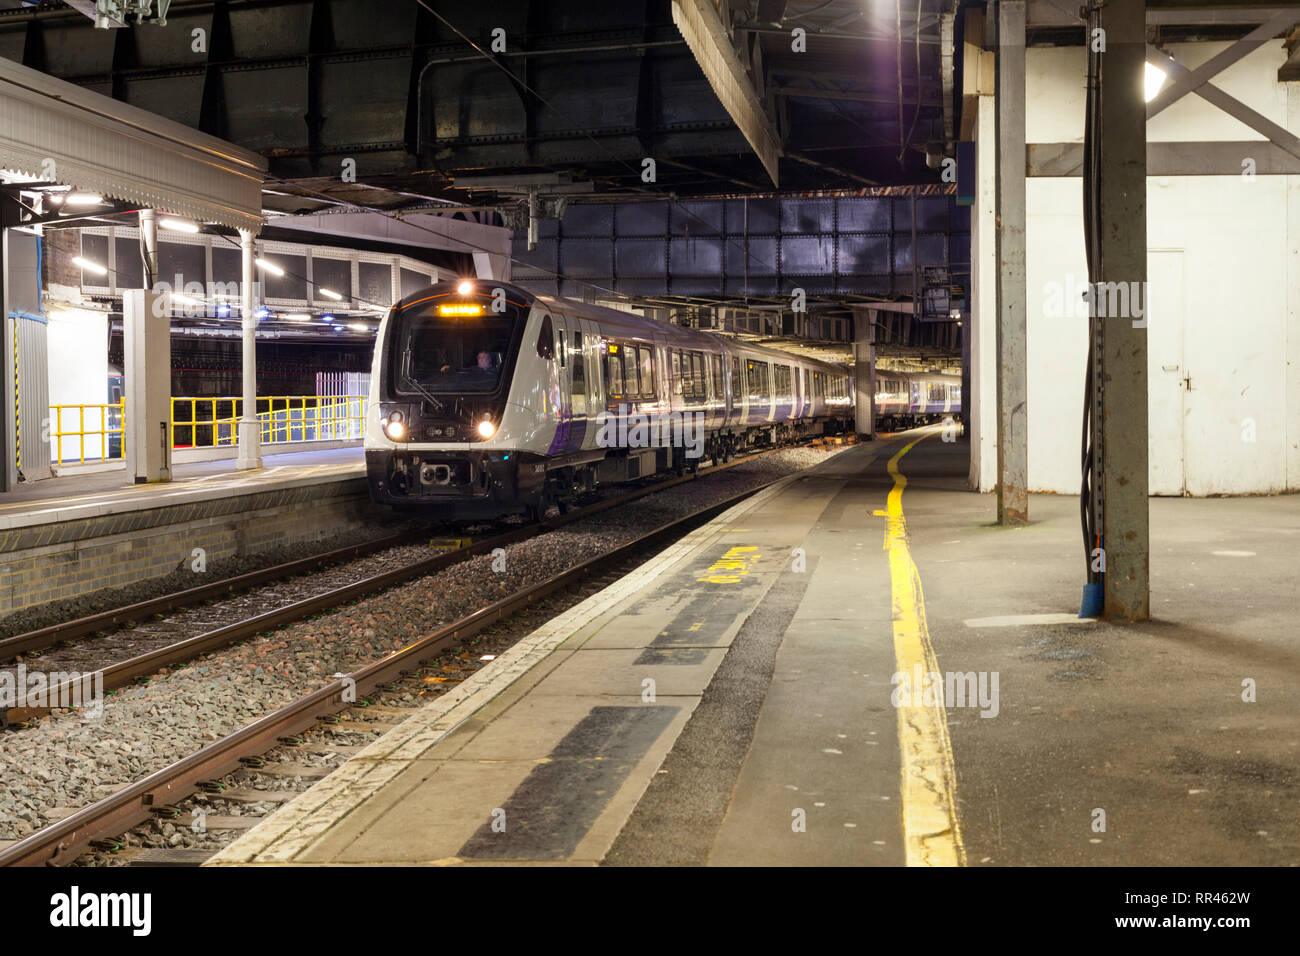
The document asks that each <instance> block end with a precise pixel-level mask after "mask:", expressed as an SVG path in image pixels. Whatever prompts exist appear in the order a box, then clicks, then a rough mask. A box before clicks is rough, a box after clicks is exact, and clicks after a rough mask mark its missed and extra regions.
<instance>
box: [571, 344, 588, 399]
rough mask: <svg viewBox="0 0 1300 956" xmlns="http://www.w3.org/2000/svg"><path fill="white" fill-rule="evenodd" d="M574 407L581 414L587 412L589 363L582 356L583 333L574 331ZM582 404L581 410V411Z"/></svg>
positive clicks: (572, 352) (572, 353) (572, 354)
mask: <svg viewBox="0 0 1300 956" xmlns="http://www.w3.org/2000/svg"><path fill="white" fill-rule="evenodd" d="M569 354H570V356H571V357H572V358H573V407H574V412H575V413H576V414H579V415H585V414H586V413H587V365H586V362H585V361H584V360H583V356H582V333H581V332H574V333H573V350H572V351H571V352H570V353H569ZM579 406H581V411H579Z"/></svg>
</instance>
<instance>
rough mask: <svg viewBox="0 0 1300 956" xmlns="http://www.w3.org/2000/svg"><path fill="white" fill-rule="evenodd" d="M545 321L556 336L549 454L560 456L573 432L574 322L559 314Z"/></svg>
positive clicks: (552, 364)
mask: <svg viewBox="0 0 1300 956" xmlns="http://www.w3.org/2000/svg"><path fill="white" fill-rule="evenodd" d="M543 321H544V322H547V321H549V325H550V328H551V330H552V333H553V335H554V344H553V346H552V356H551V357H552V361H551V367H552V368H553V369H554V370H555V371H554V375H555V377H554V378H553V379H552V382H553V384H552V386H551V399H550V400H551V404H552V406H553V407H554V409H555V438H554V440H553V441H552V442H551V447H550V450H549V451H548V452H547V454H550V455H558V454H561V453H562V452H563V451H564V450H565V448H566V447H567V446H568V442H569V433H570V431H571V428H570V419H571V418H572V414H571V408H572V402H573V394H572V388H571V386H570V383H569V360H568V351H569V350H568V341H567V328H568V324H569V323H570V322H572V321H573V320H568V319H566V317H565V316H563V315H561V314H560V313H558V312H557V313H555V314H554V315H552V316H549V317H548V319H547V320H543Z"/></svg>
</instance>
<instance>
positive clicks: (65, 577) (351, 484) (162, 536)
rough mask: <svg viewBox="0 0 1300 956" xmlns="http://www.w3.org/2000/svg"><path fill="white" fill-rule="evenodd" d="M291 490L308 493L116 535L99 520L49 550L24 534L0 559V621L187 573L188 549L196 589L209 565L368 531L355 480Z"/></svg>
mask: <svg viewBox="0 0 1300 956" xmlns="http://www.w3.org/2000/svg"><path fill="white" fill-rule="evenodd" d="M295 490H302V491H310V492H311V493H310V494H304V495H295V496H293V499H292V500H288V501H285V500H275V499H270V498H269V496H267V495H264V494H258V495H246V496H241V497H239V498H236V499H224V500H222V501H220V502H212V503H210V504H212V505H213V507H212V508H210V509H208V510H209V511H210V512H211V513H210V514H205V515H197V516H196V515H193V514H191V513H189V512H188V507H189V506H187V507H186V508H176V509H170V508H160V509H154V510H153V511H152V512H142V513H139V518H140V519H145V518H150V517H151V518H152V519H153V520H137V521H136V522H135V524H137V525H140V526H138V527H134V528H132V529H131V530H125V531H120V532H117V533H114V527H113V526H112V525H106V524H104V523H103V522H104V520H105V519H99V520H100V522H101V524H100V526H99V528H98V531H99V532H100V533H91V534H84V533H83V534H82V535H74V536H71V537H69V538H68V539H67V540H62V541H59V542H58V543H52V544H46V543H43V541H41V538H45V540H49V536H46V535H35V534H33V535H28V536H27V540H26V541H24V542H23V544H27V545H30V546H26V547H21V546H20V547H19V548H17V549H14V550H6V551H4V552H3V553H0V616H2V615H4V614H8V613H10V612H12V611H17V610H21V609H22V608H25V607H32V606H33V605H37V604H43V603H46V602H49V601H59V600H65V599H67V598H74V597H80V596H81V595H84V594H89V593H90V592H92V591H98V590H100V589H102V588H116V587H122V586H124V585H128V584H133V583H135V582H137V581H143V580H147V579H149V578H156V577H161V576H163V575H167V574H170V573H171V572H173V571H175V570H177V569H178V568H181V567H185V568H188V567H190V564H191V561H192V557H191V556H192V554H193V551H194V549H195V548H202V549H203V550H204V551H205V552H206V560H207V565H208V569H209V570H208V573H207V574H206V575H198V574H196V575H195V581H194V583H195V585H198V584H201V583H204V582H205V581H210V580H213V575H212V568H213V565H214V563H215V562H219V561H221V560H222V559H225V558H232V557H236V556H244V555H252V554H259V553H262V552H265V551H269V550H272V549H274V548H276V547H282V546H286V545H294V544H302V543H310V542H314V541H319V540H322V539H324V538H330V537H334V536H335V535H338V534H341V533H345V532H347V531H348V530H349V529H356V530H357V531H358V532H359V533H360V532H362V531H363V530H367V529H369V530H373V527H374V518H375V511H374V506H373V505H372V504H371V503H370V500H369V498H368V497H367V496H366V494H365V491H364V483H363V482H362V481H361V480H358V479H349V480H347V481H340V482H334V483H331V484H327V485H315V486H312V487H311V488H310V489H295ZM218 504H223V505H224V507H216V505H218ZM241 505H243V506H245V507H244V508H242V509H241V508H240V506H241ZM169 515H170V516H171V517H172V519H173V520H171V521H168V520H167V519H168V517H169ZM121 517H126V516H121ZM45 527H47V528H48V527H49V526H45ZM128 527H129V525H128ZM86 530H91V529H86ZM15 543H17V542H15Z"/></svg>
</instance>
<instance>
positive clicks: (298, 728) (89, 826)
mask: <svg viewBox="0 0 1300 956" xmlns="http://www.w3.org/2000/svg"><path fill="white" fill-rule="evenodd" d="M760 454H766V452H764V453H760ZM755 457H757V456H755V455H751V456H747V457H746V458H744V459H739V460H737V461H736V462H734V463H733V464H741V463H744V462H745V461H752V460H754V458H755ZM724 467H729V466H727V465H723V466H718V468H719V469H720V468H724ZM689 480H691V477H689V476H688V477H685V478H680V479H670V481H668V482H664V483H661V484H659V485H655V486H652V487H649V488H642V489H637V491H635V492H633V493H632V494H631V495H630V496H620V497H618V498H617V499H613V500H607V501H602V502H599V503H597V504H596V505H592V506H589V507H587V508H584V509H579V510H576V511H570V512H569V514H568V515H564V516H561V518H560V519H552V520H551V521H549V522H544V523H543V524H542V525H541V526H537V527H530V528H525V529H520V530H519V531H518V532H511V533H510V534H511V535H523V534H524V533H525V532H528V533H529V534H539V533H542V531H543V530H545V529H547V528H548V527H550V526H556V527H558V526H560V525H562V524H566V523H568V522H569V521H571V520H577V519H578V518H580V517H586V516H589V515H591V514H594V513H597V512H598V511H602V510H608V509H610V508H613V507H616V506H618V505H620V504H624V503H626V502H627V501H628V500H631V498H633V497H644V496H645V495H648V494H652V493H653V492H654V491H656V490H661V489H662V488H665V487H669V486H670V485H671V484H679V483H681V482H682V481H689ZM778 480H780V479H779V478H772V479H770V480H767V481H763V482H761V483H758V484H756V485H754V486H751V487H749V488H746V489H745V490H744V491H742V492H740V493H738V494H733V495H729V496H728V497H726V498H724V499H722V500H720V501H717V502H714V503H712V504H710V505H708V506H706V507H703V508H700V509H697V510H694V511H692V512H690V513H689V514H686V515H684V516H682V517H679V518H675V519H673V520H671V521H668V522H666V523H664V524H661V525H659V526H658V527H656V528H654V529H652V530H650V531H648V532H646V533H644V534H642V535H640V536H638V537H636V538H634V539H633V540H631V541H628V542H626V543H624V544H622V545H620V546H618V547H616V548H613V549H612V550H610V551H608V552H606V553H604V554H601V555H599V556H597V557H593V558H590V559H588V560H586V561H583V562H581V563H580V564H577V565H574V566H573V567H571V568H569V569H567V570H565V571H563V572H560V573H559V574H555V575H553V576H551V577H549V578H547V579H546V580H544V581H541V582H539V583H536V584H533V585H530V586H527V587H525V588H523V589H521V590H519V591H517V592H515V593H514V594H512V595H510V596H508V597H506V598H503V599H501V600H498V601H496V602H493V603H492V604H489V605H488V606H486V607H483V608H480V609H479V610H477V611H475V612H473V613H471V614H469V615H467V616H465V617H463V618H461V619H460V620H457V621H455V622H453V623H451V624H448V625H447V626H445V627H441V628H439V629H438V630H436V631H434V632H432V633H430V634H428V635H427V636H425V637H423V638H421V639H419V640H417V641H415V642H414V643H412V644H409V645H407V646H406V647H403V648H401V649H400V650H398V651H395V652H394V653H392V654H390V655H388V656H386V657H384V658H382V659H380V660H378V661H374V662H372V663H370V664H367V665H365V666H363V667H360V668H359V669H357V670H354V671H353V672H352V673H350V674H347V675H344V676H340V677H337V678H336V679H334V680H332V681H331V682H330V683H329V684H327V685H325V686H323V687H321V688H319V689H318V690H315V691H312V692H310V693H308V694H305V695H303V696H302V697H300V698H298V699H297V700H295V701H293V702H292V703H290V704H288V705H286V706H283V707H281V708H279V709H278V710H276V711H274V712H272V713H269V714H266V715H265V716H263V717H261V718H260V719H258V720H255V721H253V722H252V723H250V724H248V725H246V726H245V727H243V728H242V729H240V730H238V731H236V732H234V733H232V734H229V735H228V736H226V737H224V738H222V739H220V740H217V741H215V742H213V743H212V744H209V745H208V746H206V747H204V748H202V749H201V750H199V751H197V752H196V753H194V754H192V755H190V756H188V757H185V758H182V759H181V760H178V761H176V762H174V763H172V764H171V765H169V766H167V767H165V768H163V769H161V770H157V771H155V772H153V773H151V774H149V775H148V776H146V777H144V778H142V779H140V780H138V781H136V782H134V783H132V784H129V785H127V786H125V787H123V788H122V789H121V790H119V791H117V792H116V793H113V794H112V795H110V796H108V797H105V798H103V799H101V800H99V801H97V802H95V803H93V804H91V805H89V806H86V807H84V808H82V809H80V810H77V811H76V812H74V813H72V814H71V815H69V816H66V817H65V818H64V819H62V820H60V821H58V822H56V823H54V824H52V825H49V826H46V827H44V828H42V829H41V830H38V831H36V832H35V833H33V834H31V835H29V836H27V837H26V838H24V839H22V840H19V841H18V842H16V843H14V844H13V845H11V846H9V847H7V848H5V849H4V850H0V866H34V865H43V864H53V865H59V864H65V863H68V862H71V861H72V860H75V859H76V858H77V857H78V855H79V854H80V853H81V852H82V851H83V850H85V848H87V847H88V846H90V845H91V844H92V843H93V842H96V841H104V840H108V839H109V838H112V837H115V836H117V835H119V834H122V833H124V832H125V831H127V830H129V829H130V828H131V827H133V826H136V825H138V824H140V823H142V822H145V821H147V820H149V819H150V818H151V817H152V816H154V815H155V813H156V812H157V811H158V810H159V809H162V808H171V807H173V805H174V804H175V803H176V802H177V801H179V800H181V799H184V798H186V797H188V796H190V795H191V794H194V793H196V792H199V791H200V790H203V789H204V788H205V785H209V784H211V782H212V781H214V780H217V779H219V778H220V777H222V776H223V775H226V774H229V773H231V772H232V771H235V770H238V769H240V768H241V767H247V766H250V765H254V766H255V765H256V764H257V762H258V761H260V760H264V755H265V754H266V753H268V752H269V751H271V750H273V749H275V748H276V747H278V746H281V745H283V744H284V742H285V741H293V740H294V739H295V736H296V735H298V734H301V733H303V732H304V731H306V730H308V729H309V728H311V727H313V726H316V725H320V724H322V723H324V724H336V723H337V721H338V715H340V714H342V713H344V712H347V711H349V710H352V709H354V708H356V707H357V706H358V704H359V703H362V702H363V701H365V699H366V695H369V694H373V693H375V692H376V691H378V690H380V689H381V688H383V687H385V686H386V685H389V686H390V685H393V684H394V683H395V682H397V681H399V680H401V679H402V678H403V677H404V676H405V675H408V674H410V673H411V672H414V671H416V670H417V669H418V668H419V667H420V665H421V663H422V662H424V661H427V660H429V659H430V658H432V657H435V656H436V655H438V654H441V653H444V652H445V651H447V649H449V648H451V647H453V646H454V645H456V644H459V643H461V642H464V641H466V640H468V639H470V638H472V637H474V636H476V635H478V634H479V633H480V632H482V631H483V630H484V629H486V628H489V627H492V626H493V625H495V624H498V623H499V622H503V621H505V620H507V619H509V618H510V617H512V616H513V615H515V614H517V613H518V612H519V611H521V610H522V609H524V608H526V607H528V606H529V605H530V604H533V603H534V602H537V601H540V600H542V599H543V598H546V597H548V596H550V595H553V594H555V593H556V592H558V591H562V590H564V589H566V588H570V587H573V586H575V585H580V584H581V583H582V582H584V581H590V580H592V579H599V578H600V576H601V575H602V574H608V573H610V569H611V568H614V567H617V566H618V565H619V564H620V563H623V562H626V561H627V560H629V559H630V558H632V557H634V556H638V555H641V554H642V553H644V552H646V551H649V550H651V549H654V548H656V547H658V546H660V545H662V544H663V543H665V542H667V541H670V540H675V539H676V538H678V537H680V536H681V535H683V534H685V533H686V532H688V531H689V530H690V529H691V528H692V527H695V526H697V525H699V524H701V523H703V522H705V521H707V520H709V519H710V518H712V517H714V516H716V515H717V514H720V513H721V512H722V511H725V510H726V509H727V508H729V507H731V506H733V505H735V504H736V503H738V502H740V501H743V500H744V499H746V498H748V497H750V496H751V495H753V494H755V493H756V492H758V491H760V490H762V489H763V488H765V487H767V486H768V485H770V484H772V483H773V482H775V481H778ZM502 537H505V536H497V537H495V538H490V539H487V540H485V541H482V542H478V543H476V544H474V545H472V546H471V547H470V548H467V549H463V551H465V552H472V553H476V554H478V553H484V552H485V551H490V550H491V549H492V548H493V547H497V546H499V542H500V540H501V538H502ZM458 556H459V557H460V558H461V559H463V557H464V556H467V555H463V554H461V553H460V552H456V553H453V554H451V555H439V556H437V557H435V558H431V559H429V561H427V562H420V564H419V568H420V570H418V571H410V569H402V574H400V575H399V574H396V573H391V572H390V573H389V574H386V575H379V576H377V577H376V578H371V579H368V580H367V581H363V582H357V584H355V585H349V586H347V587H344V588H339V589H337V590H336V591H334V592H330V594H329V595H320V596H318V597H317V598H312V599H309V600H308V601H303V602H298V603H297V604H295V605H292V606H291V607H289V608H285V609H282V610H280V611H276V612H272V613H271V614H270V615H259V616H258V617H256V618H253V619H250V620H249V621H246V622H241V624H239V625H236V626H235V628H238V631H237V633H238V634H239V635H242V636H249V635H251V634H256V633H261V632H263V631H265V630H267V629H269V628H270V627H272V626H277V625H275V624H272V623H271V622H272V621H276V622H279V623H281V624H282V623H288V622H289V621H291V620H296V619H298V618H301V617H304V616H306V615H309V614H313V613H318V612H319V611H320V610H324V609H326V608H327V607H335V606H338V605H340V604H343V603H346V602H348V601H350V600H353V599H355V598H356V597H359V596H362V595H363V594H372V593H375V592H376V591H378V590H382V589H383V588H386V587H391V586H392V583H393V582H394V581H396V580H398V579H399V578H400V579H401V580H406V579H408V578H409V577H414V576H417V575H418V574H427V573H429V570H428V566H429V565H430V564H433V563H436V562H441V561H445V560H446V559H455V558H457V557H458ZM408 571H409V573H407V572H408ZM380 579H384V580H382V581H381V580H380ZM254 622H256V623H254ZM220 630H221V631H226V632H227V633H225V634H223V635H221V637H220V638H219V639H218V638H213V637H211V635H201V636H200V638H199V639H195V640H203V641H205V642H208V641H211V640H219V641H220V643H223V644H224V643H229V642H231V641H233V640H237V639H239V637H238V636H232V634H235V633H236V631H235V630H234V629H233V628H226V629H220ZM213 633H214V634H216V633H218V632H213ZM182 645H188V647H186V649H185V652H184V653H185V654H187V655H189V656H193V654H194V653H196V651H195V650H194V648H195V646H196V645H195V644H194V643H193V641H187V642H182V643H181V645H177V646H176V649H175V650H171V649H168V650H167V652H164V653H160V654H157V655H154V656H153V660H152V662H151V668H152V670H156V669H157V668H158V667H159V666H161V664H160V661H172V660H179V659H181V658H180V655H181V647H182ZM127 663H131V662H127ZM140 666H143V665H140V664H132V667H131V670H136V669H138V668H139V667H140ZM151 672H152V671H151ZM120 673H127V671H126V670H123V671H121V672H120ZM336 749H337V748H336ZM343 749H347V748H343ZM272 802H274V801H272Z"/></svg>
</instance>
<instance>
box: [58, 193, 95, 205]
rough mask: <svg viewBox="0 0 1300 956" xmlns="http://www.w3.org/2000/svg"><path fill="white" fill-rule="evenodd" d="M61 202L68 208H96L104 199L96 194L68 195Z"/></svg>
mask: <svg viewBox="0 0 1300 956" xmlns="http://www.w3.org/2000/svg"><path fill="white" fill-rule="evenodd" d="M63 201H64V202H65V203H67V204H68V205H69V206H98V205H100V204H101V203H103V201H104V197H103V196H101V195H99V194H98V193H68V195H67V196H66V197H64V200H63Z"/></svg>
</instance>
